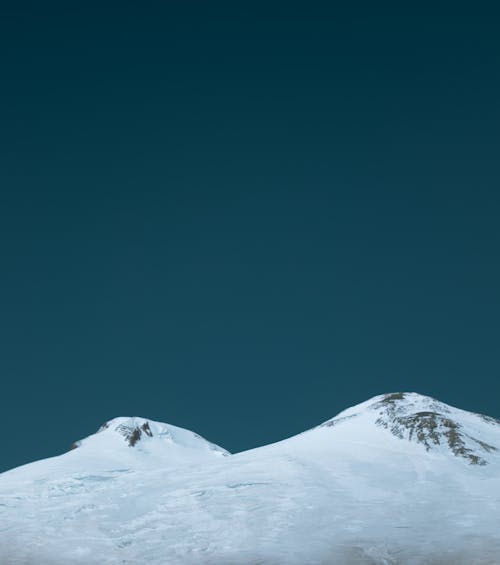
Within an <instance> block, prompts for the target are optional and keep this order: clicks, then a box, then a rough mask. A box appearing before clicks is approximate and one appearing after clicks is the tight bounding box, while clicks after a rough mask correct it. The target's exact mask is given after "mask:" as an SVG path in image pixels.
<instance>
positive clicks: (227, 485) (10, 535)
mask: <svg viewBox="0 0 500 565" xmlns="http://www.w3.org/2000/svg"><path fill="white" fill-rule="evenodd" d="M499 449H500V422H498V421H497V420H494V419H493V418H489V417H486V416H481V415H478V414H472V413H470V412H466V411H463V410H459V409H457V408H453V407H451V406H448V405H446V404H443V403H441V402H438V401H436V400H434V399H432V398H429V397H425V396H421V395H418V394H415V393H393V394H387V395H382V396H378V397H375V398H373V399H371V400H369V401H367V402H364V403H362V404H360V405H358V406H355V407H353V408H350V409H348V410H346V411H344V412H342V413H341V414H339V415H338V416H337V417H335V418H333V419H331V420H328V421H327V422H325V423H323V424H321V425H319V426H318V427H316V428H314V429H312V430H308V431H306V432H304V433H302V434H299V435H297V436H294V437H292V438H289V439H286V440H284V441H281V442H278V443H275V444H272V445H267V446H264V447H261V448H258V449H253V450H250V451H246V452H243V453H237V454H234V455H231V454H229V453H228V452H227V451H225V450H224V449H222V448H220V447H218V446H216V445H214V444H212V443H209V442H208V441H206V440H205V439H203V438H202V437H200V436H198V435H197V434H195V433H193V432H190V431H188V430H184V429H182V428H178V427H176V426H171V425H169V424H162V423H159V422H153V421H151V420H147V419H144V418H116V419H114V420H111V421H110V422H107V423H106V424H105V425H104V426H103V427H102V428H101V429H100V430H99V431H98V432H97V433H96V434H94V435H91V436H89V437H88V438H85V439H83V440H81V441H80V442H76V443H75V444H74V449H72V450H71V451H69V452H68V453H66V454H64V455H61V456H58V457H53V458H50V459H45V460H42V461H37V462H35V463H31V464H29V465H24V466H22V467H19V468H17V469H13V470H11V471H8V472H6V473H3V474H1V475H0V564H1V565H73V564H75V565H77V564H78V565H114V564H122V565H123V564H134V565H135V564H137V565H142V564H145V565H146V564H155V565H170V564H172V565H174V564H187V565H195V564H213V565H257V564H261V565H294V564H297V565H299V564H300V565H306V564H318V565H319V564H321V565H351V564H352V565H368V564H373V565H374V564H380V565H383V564H384V565H389V564H390V565H395V564H401V565H444V564H446V565H500V451H499Z"/></svg>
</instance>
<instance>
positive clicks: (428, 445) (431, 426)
mask: <svg viewBox="0 0 500 565" xmlns="http://www.w3.org/2000/svg"><path fill="white" fill-rule="evenodd" d="M352 418H358V419H359V418H362V419H368V420H369V421H370V423H371V424H372V425H374V426H376V427H378V428H382V429H385V430H387V431H389V432H390V433H391V434H392V435H393V436H395V437H396V438H398V439H401V440H407V441H409V442H411V443H417V444H420V445H422V446H423V447H425V449H426V450H427V451H431V450H433V451H441V452H448V453H451V454H453V455H454V456H456V457H458V458H461V459H464V460H465V461H467V462H468V463H470V464H473V465H486V464H487V463H488V460H487V458H486V456H487V454H488V453H492V452H495V451H498V450H499V447H497V446H496V445H494V444H493V442H492V441H494V440H491V439H490V438H491V436H492V433H491V432H492V429H491V428H492V427H495V428H496V427H497V426H500V421H498V420H495V419H494V418H490V417H488V416H483V415H481V414H474V413H472V412H467V411H465V410H460V409H458V408H454V407H452V406H449V405H448V404H445V403H443V402H440V401H439V400H436V399H435V398H431V397H430V396H424V395H422V394H418V393H415V392H394V393H389V394H383V395H380V396H376V397H374V398H372V399H370V400H368V401H366V402H363V403H361V404H359V405H357V406H354V407H353V408H349V409H348V410H345V411H343V412H341V413H340V414H339V415H338V416H336V417H335V418H332V419H331V420H328V421H327V422H325V423H323V424H322V425H321V427H333V426H337V425H338V424H340V423H342V422H345V421H347V420H350V419H352ZM495 431H496V433H498V430H495Z"/></svg>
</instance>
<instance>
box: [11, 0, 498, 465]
mask: <svg viewBox="0 0 500 565" xmlns="http://www.w3.org/2000/svg"><path fill="white" fill-rule="evenodd" d="M7 4H9V6H8V7H7ZM313 4H314V3H313ZM327 4H330V6H329V7H327ZM335 4H336V3H318V4H314V5H310V3H306V2H303V3H301V4H294V3H293V2H292V3H290V2H287V3H274V2H266V3H258V2H227V3H226V2H191V3H187V2H176V3H174V2H162V3H160V2H157V3H137V2H127V1H125V2H120V3H106V2H103V3H99V4H98V3H95V4H93V3H86V2H83V3H82V2H80V3H77V4H76V5H75V3H73V2H66V3H64V4H63V3H61V5H56V4H55V3H51V2H47V3H45V2H44V3H40V2H38V3H35V2H33V3H30V2H22V3H21V2H9V3H6V5H5V6H2V14H1V18H0V21H1V24H0V26H1V29H0V32H1V33H0V42H1V50H0V53H1V58H2V61H1V89H0V98H1V105H0V112H1V122H0V123H1V129H0V142H1V153H0V155H1V164H0V165H1V166H0V192H1V200H0V233H1V240H0V244H1V277H0V281H1V283H0V284H1V293H0V331H1V335H0V376H1V379H2V395H1V411H2V418H3V421H4V442H3V445H2V449H1V453H2V456H1V459H0V468H1V469H7V468H10V467H12V466H15V465H19V464H22V463H25V462H27V461H30V460H33V459H37V458H41V457H45V456H50V455H53V454H56V453H59V452H61V451H64V450H65V449H66V448H67V447H68V446H69V445H70V444H71V442H72V441H74V440H76V439H78V438H80V437H82V436H85V435H88V434H89V433H92V432H93V431H94V430H95V429H96V428H97V427H98V426H99V425H101V424H102V423H103V422H104V421H105V420H107V419H110V418H113V417H115V416H119V415H140V416H145V417H149V418H152V419H157V420H160V421H165V422H170V423H173V424H177V425H181V426H184V427H188V428H191V429H194V430H196V431H198V432H200V433H201V434H202V435H205V436H206V437H207V438H209V439H210V440H212V441H215V442H216V443H219V444H221V445H222V446H224V447H226V448H227V449H229V450H232V451H239V450H243V449H246V448H250V447H254V446H257V445H261V444H264V443H268V442H271V441H276V440H278V439H281V438H284V437H286V436H289V435H292V434H294V433H297V432H300V431H302V430H304V429H306V428H308V427H311V426H314V425H316V424H318V423H320V422H321V421H323V420H325V419H327V418H329V417H331V416H333V415H334V414H336V413H337V412H339V411H340V410H342V409H343V408H346V407H348V406H349V405H352V404H355V403H358V402H361V401H363V400H366V399H367V398H369V397H370V396H373V395H375V394H379V393H383V392H389V391H398V390H413V391H417V392H421V393H425V394H430V395H432V396H435V397H438V398H439V399H441V400H443V401H445V402H448V403H450V404H455V405H458V406H461V407H463V408H466V409H471V410H475V411H481V412H484V413H488V414H490V415H493V416H496V417H500V407H499V403H498V398H499V394H500V381H499V377H500V360H499V328H500V299H499V289H500V266H499V244H500V221H499V218H500V194H499V181H500V171H499V162H500V161H499V154H500V153H499V149H500V147H499V131H500V130H499V126H500V105H499V100H500V77H499V69H500V66H499V64H500V57H499V55H500V39H499V33H498V14H495V13H494V12H493V11H489V12H488V11H485V8H484V6H483V7H479V6H478V7H474V6H473V5H472V4H470V3H468V5H467V7H463V8H462V7H461V6H460V4H459V3H455V4H454V5H453V7H452V9H450V6H452V5H451V3H447V4H448V6H446V9H445V7H444V5H442V6H443V8H442V9H441V8H440V6H439V3H437V4H436V3H433V4H432V6H431V4H430V3H429V5H428V6H421V5H415V4H413V5H412V6H411V8H410V7H409V6H404V7H403V6H402V5H401V3H399V5H396V4H394V5H389V4H386V5H383V3H382V5H381V4H380V3H376V5H375V4H374V3H373V2H370V3H365V4H363V3H361V4H359V3H356V4H355V5H354V4H353V5H352V9H349V8H343V9H340V8H339V7H338V6H336V5H335ZM179 5H182V6H179ZM491 5H493V3H492V4H491Z"/></svg>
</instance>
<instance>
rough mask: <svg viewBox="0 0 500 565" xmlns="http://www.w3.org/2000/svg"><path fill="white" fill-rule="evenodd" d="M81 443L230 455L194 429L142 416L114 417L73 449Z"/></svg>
mask: <svg viewBox="0 0 500 565" xmlns="http://www.w3.org/2000/svg"><path fill="white" fill-rule="evenodd" d="M82 446H83V447H93V448H98V449H103V448H105V449H106V450H109V449H112V450H116V449H118V450H122V449H125V448H134V451H135V450H139V451H141V452H149V453H153V452H155V453H159V452H164V451H165V449H167V448H168V447H169V446H170V447H171V448H174V447H175V448H176V449H179V448H183V449H184V448H185V449H189V450H197V451H211V452H217V453H218V454H221V455H228V452H227V451H226V450H225V449H223V448H222V447H219V446H218V445H215V444H214V443H211V442H209V441H207V440H206V439H205V438H203V437H201V436H200V435H198V434H197V433H195V432H192V431H190V430H186V429H184V428H179V427H178V426H173V425H171V424H165V423H163V422H156V421H154V420H149V419H146V418H141V417H139V416H132V417H128V416H121V417H118V418H113V419H112V420H109V421H107V422H105V423H104V424H103V425H102V426H101V427H100V428H99V429H98V430H97V432H96V433H94V434H92V435H90V436H88V437H86V438H85V439H82V440H79V441H77V442H75V443H74V444H73V445H72V446H71V448H72V449H75V448H79V447H82Z"/></svg>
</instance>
